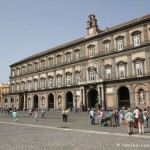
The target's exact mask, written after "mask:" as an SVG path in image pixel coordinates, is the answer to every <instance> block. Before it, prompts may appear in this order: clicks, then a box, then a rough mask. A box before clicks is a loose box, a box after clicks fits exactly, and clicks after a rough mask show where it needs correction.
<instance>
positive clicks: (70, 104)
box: [66, 92, 73, 108]
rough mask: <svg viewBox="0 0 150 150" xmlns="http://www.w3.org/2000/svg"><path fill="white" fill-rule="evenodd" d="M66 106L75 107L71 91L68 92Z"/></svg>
mask: <svg viewBox="0 0 150 150" xmlns="http://www.w3.org/2000/svg"><path fill="white" fill-rule="evenodd" d="M66 108H73V95H72V93H71V92H67V93H66Z"/></svg>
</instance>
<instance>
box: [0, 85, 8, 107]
mask: <svg viewBox="0 0 150 150" xmlns="http://www.w3.org/2000/svg"><path fill="white" fill-rule="evenodd" d="M8 93H9V84H4V83H2V84H0V108H4V107H5V108H6V107H7V98H6V96H5V95H7V94H8ZM5 104H6V105H5Z"/></svg>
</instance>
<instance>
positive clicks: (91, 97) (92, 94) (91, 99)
mask: <svg viewBox="0 0 150 150" xmlns="http://www.w3.org/2000/svg"><path fill="white" fill-rule="evenodd" d="M97 94H98V92H97V90H95V89H92V90H90V91H89V92H88V108H92V107H93V108H95V105H96V103H97V102H98V99H97Z"/></svg>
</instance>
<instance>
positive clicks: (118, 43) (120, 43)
mask: <svg viewBox="0 0 150 150" xmlns="http://www.w3.org/2000/svg"><path fill="white" fill-rule="evenodd" d="M117 47H118V50H123V40H117Z"/></svg>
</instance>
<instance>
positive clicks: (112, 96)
mask: <svg viewBox="0 0 150 150" xmlns="http://www.w3.org/2000/svg"><path fill="white" fill-rule="evenodd" d="M86 30H87V34H86V36H85V37H82V38H79V39H77V40H74V41H71V42H68V43H66V44H63V45H60V46H58V47H55V48H51V49H48V50H46V51H43V52H41V53H38V54H35V55H32V56H30V57H28V58H25V59H23V60H21V61H19V62H16V63H14V64H12V65H10V68H11V75H10V93H9V94H8V95H7V97H6V99H8V100H7V103H5V104H4V105H5V106H6V105H7V106H9V107H16V108H17V109H22V110H23V109H31V108H39V109H42V108H45V109H54V110H58V109H62V108H64V109H66V108H70V107H72V108H79V109H81V110H82V109H87V108H89V107H90V108H91V107H97V106H98V107H103V108H119V107H122V106H126V107H132V108H133V107H135V106H140V107H146V106H149V105H150V15H146V16H143V17H140V18H136V19H134V20H131V21H128V22H125V23H123V24H120V25H117V26H114V27H111V28H108V27H107V28H106V29H105V30H100V29H99V28H98V25H97V20H96V18H95V16H94V15H90V16H89V18H88V21H87V28H86Z"/></svg>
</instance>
